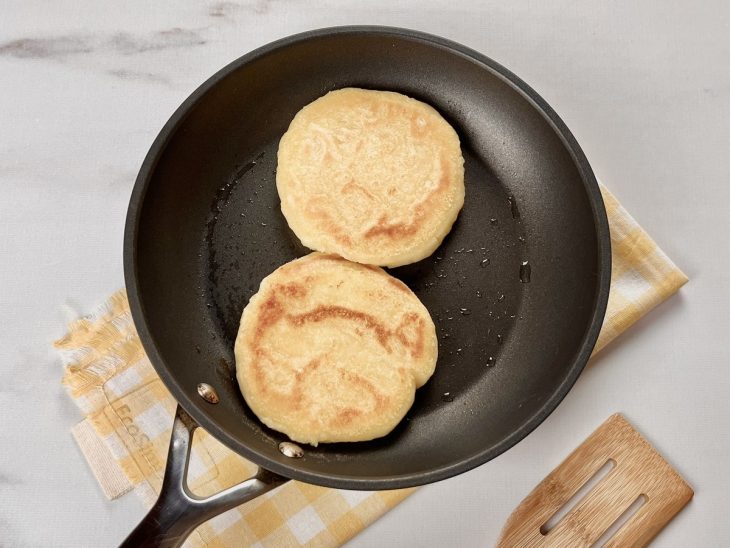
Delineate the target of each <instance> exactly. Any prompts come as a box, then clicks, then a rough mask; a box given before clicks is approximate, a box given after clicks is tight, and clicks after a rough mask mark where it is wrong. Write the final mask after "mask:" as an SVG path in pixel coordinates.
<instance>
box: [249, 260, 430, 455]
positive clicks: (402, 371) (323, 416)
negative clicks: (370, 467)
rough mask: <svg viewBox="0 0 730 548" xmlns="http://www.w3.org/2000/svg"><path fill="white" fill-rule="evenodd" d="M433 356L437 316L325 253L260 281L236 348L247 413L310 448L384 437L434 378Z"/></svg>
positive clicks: (384, 280)
mask: <svg viewBox="0 0 730 548" xmlns="http://www.w3.org/2000/svg"><path fill="white" fill-rule="evenodd" d="M437 354H438V349H437V340H436V329H435V327H434V324H433V321H432V319H431V317H430V316H429V313H428V311H427V310H426V308H425V307H424V306H423V304H421V302H420V301H419V300H418V298H417V297H416V296H415V295H414V294H413V292H411V290H410V289H409V288H408V287H407V286H406V285H405V284H403V283H402V282H401V281H399V280H397V279H396V278H394V277H392V276H390V275H388V274H387V273H386V272H384V271H383V270H382V269H380V268H378V267H374V266H365V265H362V264H357V263H353V262H350V261H347V260H345V259H342V258H340V257H338V256H335V255H327V254H323V253H312V254H310V255H306V256H305V257H302V258H300V259H297V260H294V261H292V262H289V263H287V264H285V265H283V266H281V267H279V268H278V269H277V270H275V271H274V272H273V273H272V274H270V275H269V276H267V277H266V278H264V279H263V281H262V282H261V286H260V288H259V291H258V292H257V293H256V294H255V295H254V296H253V297H251V300H250V301H249V303H248V305H247V306H246V308H245V309H244V311H243V315H242V317H241V324H240V328H239V331H238V336H237V338H236V344H235V356H236V375H237V378H238V383H239V386H240V388H241V392H242V393H243V397H244V399H245V400H246V403H247V404H248V406H249V407H250V408H251V410H252V411H253V412H254V413H255V414H256V415H257V416H258V418H259V419H260V420H261V421H262V422H263V423H264V424H266V425H267V426H269V427H270V428H273V429H274V430H277V431H279V432H283V433H285V434H286V435H287V436H289V438H291V439H292V440H294V441H298V442H302V443H309V444H312V445H317V444H318V443H320V442H345V441H365V440H371V439H374V438H378V437H381V436H384V435H386V434H388V433H389V432H390V431H391V430H392V429H393V428H394V427H395V426H396V425H397V424H398V423H399V422H400V421H401V419H403V417H404V416H405V414H406V412H407V411H408V409H409V408H410V407H411V405H412V404H413V400H414V396H415V390H416V388H418V387H420V386H422V385H423V384H424V383H425V382H426V381H427V380H428V379H429V378H430V377H431V375H432V374H433V372H434V368H435V366H436V358H437Z"/></svg>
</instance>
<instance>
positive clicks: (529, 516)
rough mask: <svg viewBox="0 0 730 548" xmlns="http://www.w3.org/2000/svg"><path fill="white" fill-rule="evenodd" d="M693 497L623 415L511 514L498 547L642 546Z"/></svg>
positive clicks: (607, 424)
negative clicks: (599, 477)
mask: <svg viewBox="0 0 730 548" xmlns="http://www.w3.org/2000/svg"><path fill="white" fill-rule="evenodd" d="M597 472H600V473H599V474H597ZM606 472H607V473H606ZM601 474H603V477H602V478H601V479H598V476H600V475H601ZM591 480H592V481H591ZM596 480H598V481H597V482H596ZM586 483H588V486H586ZM590 485H593V487H592V489H591V487H590ZM582 487H584V489H582V490H581V488H582ZM586 491H587V493H586V494H585V495H583V493H584V492H586ZM693 494H694V492H693V491H692V488H691V487H690V486H689V485H688V484H687V482H685V481H684V480H683V479H682V478H681V477H680V475H679V474H678V473H677V472H676V471H675V470H674V469H673V468H672V467H671V466H670V465H669V463H667V461H665V460H664V459H663V458H662V457H661V455H659V453H657V452H656V450H655V449H654V448H653V447H652V446H651V445H650V444H649V442H647V441H646V440H645V439H644V438H643V437H642V436H641V435H640V434H639V433H638V432H637V431H636V430H634V428H633V427H632V426H631V425H630V424H629V423H628V422H627V421H626V419H625V418H624V417H623V416H622V415H620V414H616V415H612V416H611V417H609V418H608V420H606V422H604V423H603V424H602V425H601V426H600V427H599V428H598V430H596V431H595V432H593V434H591V435H590V436H589V437H588V439H586V440H585V441H584V442H583V443H582V444H581V445H580V446H579V447H578V448H577V449H576V450H575V451H573V452H572V453H571V454H570V455H569V456H568V458H567V459H565V460H564V461H563V462H562V463H561V464H560V465H559V466H558V467H557V468H556V469H555V470H553V471H552V472H550V474H549V475H548V476H547V477H546V478H545V479H544V480H543V481H542V482H541V483H540V484H539V485H538V486H537V487H536V488H535V489H534V490H533V491H532V492H531V493H530V494H529V495H527V497H526V498H525V499H524V500H523V501H522V502H521V503H520V505H519V506H518V507H517V508H516V509H515V511H514V512H512V514H511V515H510V517H509V518H508V519H507V523H506V524H505V526H504V528H503V529H502V534H501V536H500V539H499V542H498V546H500V547H509V548H514V547H533V546H539V547H542V546H550V547H553V546H558V547H566V548H568V547H569V548H576V547H581V546H606V547H611V548H618V547H623V546H632V547H633V546H645V545H647V544H649V542H650V541H651V540H652V539H653V538H654V537H655V536H656V535H657V533H659V531H661V529H662V528H663V527H664V526H665V525H666V524H667V523H669V521H671V519H672V518H673V517H674V516H675V515H676V514H677V513H678V512H679V511H680V510H681V509H682V508H684V506H685V505H686V504H687V503H688V502H689V501H690V500H691V499H692V495H693ZM576 495H577V496H576ZM566 503H567V504H566ZM570 506H572V508H570ZM637 507H638V510H636V511H635V513H634V514H633V516H630V514H631V512H632V511H634V510H635V509H636V508H637ZM566 510H567V513H565V512H566ZM627 510H629V511H628V512H627ZM561 515H562V516H563V517H562V518H561ZM628 516H630V517H629V518H628V521H626V522H625V523H623V524H622V525H619V523H620V522H621V521H623V520H625V519H626V517H628ZM617 526H618V529H617V530H616V528H617ZM609 529H610V530H609ZM613 530H615V532H614V533H613V534H611V533H612V531H613Z"/></svg>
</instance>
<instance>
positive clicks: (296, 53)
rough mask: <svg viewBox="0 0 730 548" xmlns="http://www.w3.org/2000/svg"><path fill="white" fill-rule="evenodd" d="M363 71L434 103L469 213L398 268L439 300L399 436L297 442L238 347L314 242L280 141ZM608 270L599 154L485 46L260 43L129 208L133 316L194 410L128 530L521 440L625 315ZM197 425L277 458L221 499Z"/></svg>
mask: <svg viewBox="0 0 730 548" xmlns="http://www.w3.org/2000/svg"><path fill="white" fill-rule="evenodd" d="M537 54H539V52H537ZM347 86H356V87H363V88H372V89H383V90H392V91H398V92H401V93H404V94H406V95H409V96H411V97H415V98H417V99H420V100H422V101H425V102H426V103H429V104H430V105H432V106H434V107H435V108H436V109H437V110H438V111H439V112H440V113H441V114H442V115H443V116H444V117H445V118H446V119H447V120H448V121H449V122H450V123H451V124H452V125H453V127H454V128H455V129H456V131H457V132H458V134H459V137H460V139H461V145H462V150H463V153H464V158H465V162H466V163H465V178H466V200H465V204H464V209H463V210H462V212H461V214H460V216H459V219H458V220H457V222H456V224H455V225H454V227H453V230H452V231H451V233H450V234H449V235H448V236H447V238H446V239H445V241H444V242H443V244H442V245H441V247H440V248H439V249H438V250H437V251H436V252H435V253H434V254H433V255H432V256H431V257H429V258H427V259H424V260H422V261H420V262H418V263H416V264H413V265H409V266H404V267H400V268H396V269H392V270H390V272H391V273H392V274H393V275H394V276H396V277H398V278H400V279H401V280H403V281H404V282H405V283H406V284H407V285H408V286H409V287H410V288H411V289H413V291H415V293H416V294H417V295H418V297H419V298H420V299H421V300H422V302H423V303H424V304H425V306H426V307H427V308H428V310H429V311H430V313H431V315H432V317H433V319H434V321H435V323H436V327H437V333H438V339H439V360H438V366H437V368H436V373H435V374H434V376H433V378H432V379H431V380H430V381H429V382H428V383H427V384H426V385H425V386H424V387H423V388H421V389H420V390H418V392H417V394H416V401H415V404H414V405H413V408H412V409H411V410H410V412H409V413H408V415H407V418H406V419H405V420H403V421H402V423H401V424H400V425H399V426H398V427H397V428H396V429H395V431H393V432H392V433H391V434H390V435H388V436H386V437H384V438H382V439H379V440H375V441H371V442H364V443H352V444H322V445H320V446H319V447H316V448H315V447H310V446H301V447H300V448H297V447H296V446H286V445H285V446H282V447H280V443H281V442H285V441H286V437H285V436H283V435H282V434H279V433H277V432H275V431H272V430H270V429H268V428H266V427H265V426H264V425H263V424H262V423H261V422H259V421H258V419H257V418H256V417H255V416H254V415H253V414H252V413H251V411H250V410H249V409H248V408H247V406H246V403H245V402H244V400H243V397H242V396H241V394H240V392H239V389H238V385H237V383H236V380H235V364H234V357H233V342H234V338H235V335H236V332H237V328H238V323H239V319H240V316H241V312H242V310H243V308H244V306H245V305H246V303H247V302H248V299H249V298H250V297H251V296H252V295H253V294H254V293H255V292H256V290H257V288H258V285H259V282H260V281H261V279H262V278H263V277H264V276H266V275H268V274H269V273H271V272H272V271H273V270H274V269H275V268H277V267H278V266H280V265H282V264H284V263H285V262H287V261H290V260H292V259H294V258H296V257H299V256H301V255H303V254H305V253H307V252H308V250H307V249H305V248H303V247H302V246H301V244H300V243H299V242H298V241H297V239H296V237H295V236H294V235H293V234H292V233H291V231H290V230H289V228H288V227H287V224H286V222H285V220H284V217H283V216H282V214H281V211H280V208H279V199H278V195H277V192H276V186H275V177H276V151H277V147H278V143H279V139H280V138H281V135H282V134H283V133H284V131H286V129H287V127H288V125H289V122H290V121H291V119H292V118H293V116H294V114H295V113H296V112H297V111H298V110H299V109H300V108H302V107H303V106H304V105H306V104H307V103H309V102H311V101H313V100H314V99H316V98H317V97H319V96H321V95H323V94H324V93H326V92H327V91H330V90H333V89H337V88H342V87H347ZM610 264H611V261H610V240H609V232H608V223H607V220H606V213H605V210H604V206H603V202H602V200H601V195H600V192H599V189H598V186H597V184H596V180H595V178H594V176H593V173H592V171H591V169H590V166H589V165H588V162H587V161H586V158H585V156H584V155H583V153H582V152H581V150H580V147H579V146H578V144H577V143H576V141H575V139H574V138H573V136H572V135H571V134H570V132H569V131H568V129H567V128H566V126H565V124H563V122H562V121H561V120H560V118H558V116H557V114H555V112H553V110H552V109H551V108H550V107H549V106H548V105H547V103H545V101H544V100H543V99H542V98H540V97H539V96H538V95H537V93H535V92H534V91H533V90H532V89H531V88H530V87H529V86H527V84H525V83H524V82H523V81H522V80H520V79H519V78H517V77H516V76H515V75H514V74H512V73H510V72H509V71H508V70H506V69H505V68H504V67H502V66H500V65H498V64H497V63H495V62H494V61H492V60H490V59H488V58H487V57H485V56H483V55H481V54H479V53H477V52H475V51H472V50H470V49H468V48H465V47H463V46H461V45H459V44H456V43H453V42H450V41H448V40H444V39H442V38H437V37H435V36H430V35H427V34H423V33H420V32H414V31H410V30H402V29H395V28H383V27H341V28H332V29H324V30H318V31H314V32H308V33H305V34H299V35H296V36H292V37H290V38H286V39H284V40H280V41H278V42H274V43H272V44H270V45H267V46H265V47H263V48H260V49H258V50H256V51H254V52H252V53H249V54H247V55H244V56H243V57H241V58H240V59H238V60H236V61H234V62H233V63H231V64H230V65H228V66H227V67H225V68H224V69H222V70H221V71H219V72H218V73H217V74H215V75H214V76H213V77H212V78H210V79H209V80H208V81H206V82H205V83H204V84H203V85H202V86H201V87H200V88H198V89H197V90H196V91H195V92H194V93H193V94H192V95H191V96H190V97H189V98H188V99H187V100H186V101H185V102H184V103H183V104H182V106H181V107H180V108H179V109H178V110H177V111H176V112H175V113H174V114H173V116H172V118H171V119H170V121H169V122H168V123H167V124H166V125H165V127H164V128H163V130H162V131H161V133H160V135H159V136H158V137H157V139H156V140H155V142H154V144H153V145H152V148H151V149H150V152H149V154H148V155H147V158H146V159H145V161H144V163H143V165H142V168H141V170H140V173H139V177H138V178H137V182H136V185H135V187H134V191H133V194H132V198H131V202H130V206H129V214H128V218H127V225H126V233H125V239H124V266H125V277H126V283H127V290H128V294H129V300H130V304H131V308H132V313H133V315H134V320H135V324H136V326H137V330H138V331H139V335H140V337H141V339H142V342H143V343H144V347H145V350H146V351H147V353H148V355H149V358H150V360H151V361H152V364H153V365H154V367H155V369H156V370H157V372H158V373H159V375H160V377H161V378H162V380H163V381H164V383H165V385H166V386H167V387H168V388H169V390H170V391H171V392H172V394H173V395H174V396H175V398H176V399H177V401H178V402H179V404H180V409H179V410H178V415H177V418H176V422H175V428H174V432H173V439H172V443H171V457H170V459H171V462H169V463H168V467H167V472H166V474H167V476H166V479H165V485H164V487H163V494H162V495H161V498H160V501H158V503H157V505H156V506H155V508H153V510H152V511H151V513H150V515H149V516H148V517H147V518H146V520H145V521H144V522H143V523H142V524H140V526H139V527H138V528H137V529H136V530H135V532H134V533H133V534H132V535H131V536H130V537H129V539H128V540H127V542H128V544H129V545H140V544H145V543H147V544H150V545H160V544H166V545H174V544H177V543H179V542H181V541H182V540H183V539H184V537H185V536H186V535H187V534H188V533H189V532H190V531H191V530H192V528H193V527H194V526H196V525H197V524H199V523H201V522H202V521H204V520H205V519H207V518H209V517H211V516H212V515H214V514H215V513H218V512H221V511H224V510H226V509H228V508H231V507H233V506H236V505H237V504H240V503H241V502H244V501H246V500H248V499H250V498H253V497H254V496H256V495H258V494H260V493H261V492H263V491H266V490H268V489H271V488H273V487H275V486H276V485H278V484H280V483H281V482H282V481H285V479H287V478H293V479H297V480H300V481H305V482H310V483H315V484H319V485H325V486H330V487H339V488H347V489H367V490H370V489H390V488H400V487H409V486H414V485H421V484H425V483H429V482H433V481H438V480H442V479H444V478H448V477H450V476H454V475H456V474H459V473H461V472H464V471H466V470H469V469H471V468H474V467H475V466H478V465H480V464H483V463H485V462H487V461H488V460H490V459H492V458H494V457H496V456H497V455H499V454H500V453H503V452H504V451H506V450H507V449H509V448H510V447H511V446H513V445H514V444H515V443H517V442H518V441H520V440H521V439H522V438H524V437H525V436H526V435H527V434H528V433H529V432H531V431H532V430H533V429H534V428H536V427H537V426H538V425H539V424H540V423H541V422H542V421H543V420H544V419H545V417H547V415H548V414H550V412H552V411H553V409H555V407H556V406H557V405H558V403H559V402H560V401H561V400H562V399H563V397H564V396H565V395H566V393H567V392H568V390H569V389H570V388H571V386H572V385H573V383H574V382H575V380H576V378H577V377H578V375H579V374H580V372H581V370H582V369H583V366H584V365H585V363H586V361H587V360H588V357H589V355H590V353H591V350H592V349H593V346H594V344H595V341H596V338H597V336H598V332H599V329H600V327H601V322H602V320H603V316H604V312H605V309H606V302H607V299H608V291H609V281H610ZM201 383H205V384H204V385H201ZM197 425H200V426H202V427H203V428H205V429H206V430H207V431H208V432H210V433H211V434H212V435H214V436H215V437H216V438H218V439H219V440H220V441H222V442H223V443H224V444H226V445H227V446H228V447H230V448H231V449H232V450H233V451H236V452H237V453H239V454H240V455H242V456H244V457H246V458H248V459H250V460H251V461H253V462H254V463H256V464H258V465H259V466H260V467H261V470H262V471H261V473H260V474H259V476H257V477H256V478H253V479H251V480H249V481H247V482H244V484H242V485H240V486H236V487H234V488H232V489H231V490H229V491H227V492H224V493H222V494H219V495H216V496H215V497H212V498H211V499H206V500H204V501H201V500H198V499H196V498H195V497H194V496H193V495H191V494H190V493H189V492H188V491H187V488H186V487H185V486H184V481H183V479H182V478H183V476H184V469H185V468H186V465H185V461H186V451H187V447H188V444H189V437H190V433H191V432H192V430H193V429H194V428H195V427H196V426H197Z"/></svg>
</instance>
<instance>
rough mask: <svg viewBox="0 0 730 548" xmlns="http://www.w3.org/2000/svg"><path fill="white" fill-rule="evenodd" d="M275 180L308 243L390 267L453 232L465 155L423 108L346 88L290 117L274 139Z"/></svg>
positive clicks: (292, 222)
mask: <svg viewBox="0 0 730 548" xmlns="http://www.w3.org/2000/svg"><path fill="white" fill-rule="evenodd" d="M276 186H277V189H278V192H279V197H280V199H281V210H282V212H283V214H284V216H285V217H286V220H287V222H288V224H289V227H290V228H291V229H292V230H293V231H294V233H295V234H296V235H297V236H298V237H299V239H300V240H301V242H302V244H304V245H305V246H306V247H308V248H310V249H314V250H317V251H324V252H328V253H336V254H338V255H340V256H342V257H344V258H346V259H349V260H351V261H356V262H359V263H363V264H374V265H380V266H389V267H394V266H400V265H404V264H408V263H413V262H416V261H419V260H421V259H423V258H425V257H427V256H429V255H431V254H432V253H433V252H434V250H435V249H436V248H437V247H438V246H439V245H440V243H441V241H442V240H443V239H444V237H445V236H446V235H447V234H448V232H449V231H450V230H451V227H452V225H453V223H454V221H455V220H456V218H457V216H458V214H459V211H460V210H461V208H462V206H463V204H464V159H463V157H462V154H461V148H460V144H459V137H458V135H457V134H456V132H455V131H454V129H453V128H452V127H451V126H450V125H449V124H448V123H447V122H446V120H444V119H443V117H441V115H440V114H439V113H438V112H437V111H436V110H435V109H434V108H432V107H431V106H429V105H427V104H425V103H422V102H421V101H417V100H415V99H412V98H410V97H406V96H405V95H401V94H399V93H394V92H390V91H373V90H365V89H357V88H345V89H340V90H336V91H332V92H329V93H327V94H326V95H325V96H323V97H320V98H319V99H317V100H315V101H314V102H312V103H310V104H309V105H307V106H305V107H304V108H303V109H301V110H300V111H299V112H298V113H297V114H296V116H295V117H294V119H293V120H292V122H291V125H290V126H289V129H288V131H287V132H286V133H285V134H284V136H283V137H282V139H281V141H280V144H279V152H278V165H277V174H276Z"/></svg>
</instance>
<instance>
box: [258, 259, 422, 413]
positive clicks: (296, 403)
mask: <svg viewBox="0 0 730 548" xmlns="http://www.w3.org/2000/svg"><path fill="white" fill-rule="evenodd" d="M322 258H327V259H329V260H333V261H344V259H341V258H340V257H337V256H334V255H330V256H323V257H322ZM292 266H294V265H292ZM372 269H373V270H376V271H378V272H382V270H381V269H379V268H376V267H372ZM383 274H384V275H385V276H386V277H387V279H388V281H389V282H390V283H391V284H392V285H393V286H394V287H397V288H398V289H399V290H401V291H404V292H410V289H408V287H407V286H406V285H405V284H404V283H403V282H401V281H400V280H396V279H394V278H392V277H390V276H388V275H387V274H385V273H383ZM307 292H308V290H307V288H306V287H305V286H304V285H303V284H302V283H297V282H290V283H286V284H278V285H275V286H274V287H273V294H272V295H270V296H269V297H268V298H267V299H266V300H265V301H263V302H262V303H261V304H260V308H259V315H258V321H257V323H256V327H255V329H254V332H253V333H254V336H253V337H252V338H250V339H249V342H250V345H251V350H252V360H251V362H250V368H251V371H252V373H253V375H254V377H255V379H256V383H257V386H258V389H259V390H260V391H261V392H262V393H263V394H266V395H267V397H270V398H273V399H275V400H278V401H279V403H280V404H285V405H287V406H288V407H289V408H290V409H291V410H293V411H297V410H300V409H301V408H302V405H303V399H304V394H303V388H302V387H303V384H304V381H305V379H306V377H307V376H308V375H309V374H311V373H312V372H314V371H316V370H317V369H318V368H319V367H321V366H322V365H323V360H322V359H321V358H318V359H313V360H311V361H310V362H309V363H307V364H306V365H305V366H304V368H302V369H301V370H300V371H297V372H296V373H295V374H294V375H295V378H294V385H293V388H292V390H291V391H290V392H289V393H286V394H284V393H282V392H280V391H278V390H276V389H275V387H272V388H271V389H270V388H268V387H267V383H266V379H265V375H264V368H265V363H264V362H266V361H269V360H271V358H270V357H269V356H268V354H267V352H266V350H265V349H264V348H262V347H261V342H262V341H263V340H264V336H265V334H266V332H267V331H269V330H270V329H271V328H272V327H273V326H274V325H275V324H276V323H278V322H280V321H286V322H289V323H290V324H291V325H293V326H302V325H305V324H307V323H311V322H321V321H325V320H327V319H332V318H339V319H343V320H347V321H352V322H355V323H356V324H357V326H356V328H355V329H356V332H358V333H363V331H364V330H369V331H371V332H373V333H374V334H375V337H376V339H377V341H378V343H379V344H380V345H381V346H382V347H383V348H384V349H385V350H386V352H388V353H390V354H392V353H393V352H394V349H393V347H392V342H393V341H394V340H396V341H397V342H398V343H400V344H401V345H402V346H403V348H405V349H407V351H408V352H409V353H410V355H411V356H412V357H414V358H420V357H421V356H422V355H423V352H424V346H425V331H426V322H425V321H424V319H423V318H422V317H420V316H419V315H418V314H417V313H415V312H410V313H407V314H405V315H404V317H403V319H402V320H401V322H400V324H399V325H398V327H397V328H395V329H394V330H393V329H389V328H388V327H387V326H386V325H385V324H384V323H383V322H381V321H379V320H378V319H377V318H376V317H375V316H373V315H371V314H368V313H366V312H362V311H359V310H353V309H350V308H347V307H344V306H336V305H320V306H317V307H315V308H314V309H312V310H310V311H308V312H304V313H300V314H291V313H288V312H286V311H285V309H284V305H283V304H282V301H281V300H280V299H282V298H283V299H285V300H286V299H292V300H296V299H301V298H304V297H305V296H306V294H307ZM338 372H339V375H340V376H341V377H342V379H343V380H344V381H346V382H349V383H352V384H354V385H355V386H357V388H358V389H359V390H360V391H361V392H362V393H363V394H367V395H368V396H369V397H370V398H371V399H372V401H373V406H374V412H375V413H377V412H381V411H383V410H384V409H385V408H386V406H387V404H388V403H389V398H388V397H387V396H385V395H383V394H381V393H380V392H378V390H377V388H376V387H375V386H374V385H373V383H371V382H370V381H369V380H368V379H366V378H365V377H363V376H361V375H359V374H357V373H354V372H349V371H345V370H342V369H339V370H338ZM399 373H400V374H401V377H402V375H403V373H404V372H403V370H402V368H400V370H399ZM362 415H363V411H362V410H360V409H357V408H352V407H342V408H339V409H337V410H336V413H335V415H334V416H333V417H332V418H331V419H330V420H329V425H330V426H331V427H343V426H347V425H348V424H351V423H352V422H353V421H354V420H356V419H357V418H359V417H361V416H362Z"/></svg>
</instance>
